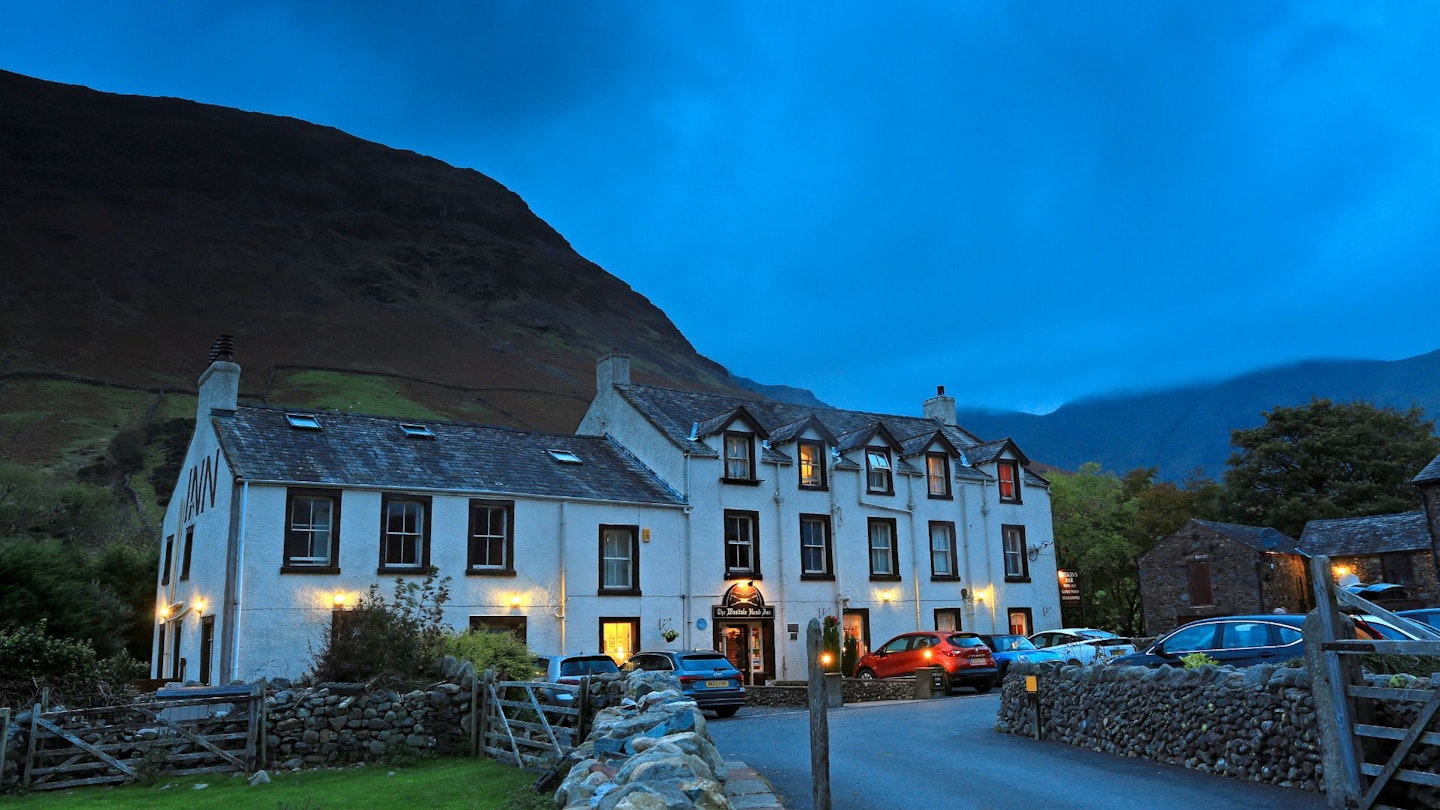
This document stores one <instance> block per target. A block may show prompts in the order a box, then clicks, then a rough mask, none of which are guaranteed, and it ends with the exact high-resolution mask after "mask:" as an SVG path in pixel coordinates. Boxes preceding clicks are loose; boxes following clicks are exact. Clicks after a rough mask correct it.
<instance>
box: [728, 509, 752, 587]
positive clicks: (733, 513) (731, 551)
mask: <svg viewBox="0 0 1440 810" xmlns="http://www.w3.org/2000/svg"><path fill="white" fill-rule="evenodd" d="M725 576H726V577H729V578H733V577H752V578H753V577H758V576H760V513H759V512H744V511H740V510H736V509H726V510H725Z"/></svg>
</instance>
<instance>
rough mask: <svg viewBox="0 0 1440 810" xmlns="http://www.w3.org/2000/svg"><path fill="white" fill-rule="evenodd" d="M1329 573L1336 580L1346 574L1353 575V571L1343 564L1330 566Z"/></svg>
mask: <svg viewBox="0 0 1440 810" xmlns="http://www.w3.org/2000/svg"><path fill="white" fill-rule="evenodd" d="M1330 573H1332V574H1334V575H1335V578H1336V579H1339V578H1340V577H1343V576H1345V575H1346V574H1353V573H1355V571H1354V570H1353V569H1351V568H1350V566H1348V565H1345V564H1344V563H1336V564H1335V565H1332V566H1330Z"/></svg>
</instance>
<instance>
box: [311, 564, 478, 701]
mask: <svg viewBox="0 0 1440 810" xmlns="http://www.w3.org/2000/svg"><path fill="white" fill-rule="evenodd" d="M438 576H439V572H438V571H437V570H436V569H435V568H431V569H430V571H429V572H428V573H427V575H426V577H425V581H424V583H422V584H416V583H414V582H406V581H405V580H403V579H400V578H398V577H397V578H396V579H395V595H394V597H393V598H392V600H391V601H390V602H388V603H387V602H386V601H385V597H383V596H381V595H380V586H378V585H371V586H370V590H369V591H368V592H367V593H366V594H365V595H364V596H362V597H360V598H359V599H358V600H357V601H356V603H355V606H354V607H353V608H350V609H348V610H337V611H335V614H334V618H333V620H332V621H331V623H330V626H329V627H327V628H326V629H325V630H324V632H323V634H322V636H321V642H320V652H319V653H316V654H315V656H314V658H315V664H314V667H313V668H312V670H311V677H313V678H314V679H315V680H317V681H349V682H356V681H370V680H372V679H374V678H380V677H392V678H399V679H402V680H404V679H410V678H416V677H421V678H429V677H434V676H435V675H437V674H438V672H439V666H438V663H439V659H440V656H441V654H442V653H443V650H444V643H445V626H444V625H443V624H441V617H442V615H443V612H442V608H443V606H444V604H445V603H446V602H448V601H449V600H450V585H449V583H450V578H449V577H445V578H444V579H437V577H438Z"/></svg>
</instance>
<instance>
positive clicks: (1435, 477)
mask: <svg viewBox="0 0 1440 810" xmlns="http://www.w3.org/2000/svg"><path fill="white" fill-rule="evenodd" d="M1431 481H1440V456H1436V457H1435V458H1434V459H1432V460H1431V461H1430V463H1429V464H1426V465H1425V469H1423V470H1421V471H1420V474H1419V475H1417V476H1415V477H1414V478H1412V479H1411V480H1410V483H1412V484H1428V483H1430V482H1431Z"/></svg>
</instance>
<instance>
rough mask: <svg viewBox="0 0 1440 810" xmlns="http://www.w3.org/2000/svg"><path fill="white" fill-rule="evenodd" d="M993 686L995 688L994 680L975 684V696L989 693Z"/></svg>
mask: <svg viewBox="0 0 1440 810" xmlns="http://www.w3.org/2000/svg"><path fill="white" fill-rule="evenodd" d="M994 686H995V681H994V680H989V681H982V682H981V683H977V684H975V692H976V693H977V694H981V695H983V694H985V693H986V692H989V691H990V689H991V688H992V687H994Z"/></svg>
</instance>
